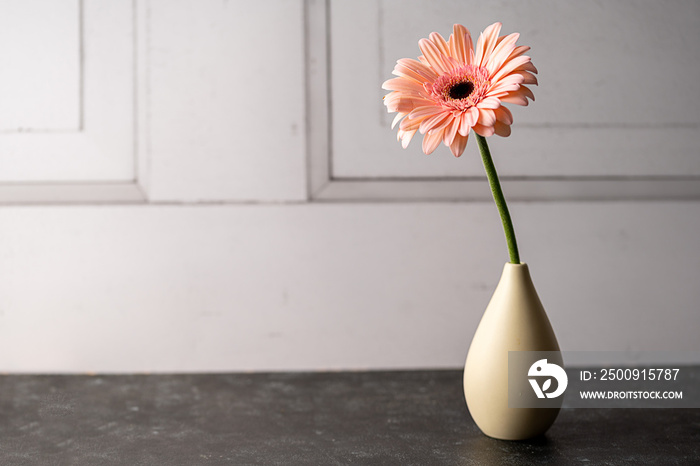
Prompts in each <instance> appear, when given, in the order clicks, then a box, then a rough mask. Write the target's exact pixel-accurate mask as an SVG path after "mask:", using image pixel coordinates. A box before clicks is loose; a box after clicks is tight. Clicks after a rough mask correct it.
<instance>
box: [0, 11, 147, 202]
mask: <svg viewBox="0 0 700 466" xmlns="http://www.w3.org/2000/svg"><path fill="white" fill-rule="evenodd" d="M78 8H79V19H78V28H79V30H78V35H79V53H80V71H79V75H80V95H79V105H80V121H79V128H78V129H77V130H76V131H74V130H71V131H54V130H46V131H41V130H40V131H32V130H29V131H19V132H3V134H0V137H1V138H2V139H3V143H2V148H3V152H4V154H5V158H4V159H2V160H0V162H2V163H1V164H0V167H2V166H5V167H7V168H10V167H12V166H13V163H12V159H14V160H15V161H17V160H20V159H21V158H25V160H26V161H25V162H24V165H26V166H23V167H21V168H17V167H16V166H15V169H14V170H15V172H16V173H15V174H13V175H7V172H5V174H6V176H5V181H3V182H1V183H0V205H7V204H10V205H13V204H75V203H77V204H92V203H117V204H118V203H139V202H146V200H147V196H146V194H145V190H144V189H143V187H142V183H141V178H142V177H143V174H144V171H145V167H146V166H147V163H146V161H145V158H146V157H147V153H146V151H144V150H143V148H142V147H140V146H141V141H140V140H139V138H141V137H142V128H140V122H141V120H142V119H143V115H144V110H143V108H142V107H143V105H145V104H146V102H145V99H143V97H144V96H143V95H142V89H141V88H142V85H141V81H142V79H141V77H140V76H139V73H141V72H142V67H143V68H147V65H148V64H147V63H146V62H145V61H144V59H143V58H144V57H143V55H144V51H143V50H141V49H142V48H143V42H142V40H143V36H144V35H145V31H146V24H145V23H144V14H143V12H144V11H145V9H146V0H122V1H120V2H114V3H108V4H100V3H98V2H94V1H93V0H78ZM110 18H111V19H110ZM107 20H108V21H111V23H112V24H111V25H110V26H107V27H105V25H104V24H103V23H104V22H105V21H107ZM122 23H129V25H128V27H129V30H130V32H124V29H123V24H122ZM91 34H92V36H94V37H95V38H96V41H94V43H93V44H90V43H89V42H90V40H91V37H92V36H91ZM127 36H128V41H129V42H128V43H126V44H125V43H124V40H126V37H127ZM110 44H112V45H110ZM116 44H119V47H118V50H115V49H114V48H115V47H114V46H115V45H116ZM105 47H110V48H111V49H112V52H114V54H115V56H116V58H115V61H105V60H111V56H110V55H109V54H107V55H106V56H107V57H108V58H106V59H105V58H103V59H102V61H100V56H101V55H102V54H101V53H99V52H100V51H103V52H104V51H105V50H103V49H105ZM86 55H87V57H88V59H87V60H88V61H87V62H86V60H85V57H86ZM86 63H87V65H86ZM86 67H87V70H86ZM86 74H87V75H88V79H90V77H89V76H92V78H91V79H92V81H85V75H86ZM115 75H116V76H115ZM107 76H114V77H113V78H110V79H111V81H110V82H109V83H107V82H105V81H104V78H105V77H107ZM113 88H114V89H117V90H118V92H116V93H114V94H112V95H110V91H111V90H114V89H113ZM86 95H87V96H86ZM101 95H105V96H106V97H100V96H101ZM86 98H91V99H92V103H90V102H88V103H87V104H86ZM100 99H101V100H100ZM115 99H116V100H115ZM119 102H122V103H121V104H120V103H119ZM114 103H116V104H118V106H121V108H120V109H118V110H115V111H113V110H112V109H113V106H112V105H111V104H114ZM86 105H87V106H88V107H89V108H86ZM105 113H106V114H107V116H103V114H105ZM91 116H92V119H91ZM48 149H50V150H48ZM52 151H53V152H52ZM25 152H26V157H25ZM42 153H43V154H42ZM36 156H38V157H39V158H38V159H37V161H36V162H35V161H34V158H33V157H36ZM8 157H9V158H8ZM30 162H32V163H30ZM85 163H88V164H94V167H92V168H88V169H83V168H82V167H81V165H84V164H85ZM32 164H33V165H34V166H32ZM37 164H42V165H43V166H39V167H38V168H37V167H36V165H37ZM35 169H36V170H35ZM0 171H4V170H3V169H2V168H0Z"/></svg>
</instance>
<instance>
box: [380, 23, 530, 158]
mask: <svg viewBox="0 0 700 466" xmlns="http://www.w3.org/2000/svg"><path fill="white" fill-rule="evenodd" d="M500 31H501V23H494V24H492V25H491V26H489V27H487V28H486V29H485V30H484V32H483V33H481V35H480V36H479V40H478V41H477V43H476V49H474V48H473V45H472V38H471V35H470V34H469V31H468V30H467V28H465V27H464V26H462V25H460V24H455V25H454V32H453V33H452V35H450V39H449V40H448V41H445V39H444V38H443V37H442V36H441V35H440V34H438V33H437V32H433V33H432V34H430V38H429V39H421V40H420V41H419V42H418V45H419V47H420V50H421V52H422V53H423V55H422V56H420V57H418V60H413V59H410V58H403V59H401V60H399V61H398V62H397V64H396V67H395V68H394V71H393V74H395V75H396V76H398V77H397V78H392V79H389V80H388V81H386V82H385V83H384V84H383V85H382V88H384V89H386V90H389V91H391V92H390V93H389V94H387V95H386V96H385V97H384V105H386V107H387V109H388V111H389V112H398V114H397V115H396V118H395V119H394V123H393V124H392V128H393V127H394V126H395V125H396V124H397V123H398V122H399V121H400V122H401V123H400V125H399V131H398V135H397V137H398V139H399V140H401V144H402V146H403V147H404V149H405V148H406V147H408V144H409V142H411V139H412V138H413V136H414V135H415V134H416V131H420V132H421V134H424V135H425V136H424V137H423V152H425V153H426V154H430V153H432V152H433V151H434V150H435V149H436V148H437V146H439V145H440V142H444V143H445V145H446V146H448V147H449V148H450V150H451V151H452V153H453V154H454V155H455V156H456V157H459V156H460V155H462V153H463V152H464V148H465V147H466V145H467V138H468V136H469V130H470V129H473V130H474V132H475V133H476V134H478V135H480V136H484V137H487V136H491V135H492V134H494V133H495V134H498V135H499V136H508V135H510V125H511V123H513V115H512V114H511V112H510V111H509V110H508V109H507V108H506V107H504V106H502V104H503V103H512V104H518V105H527V104H528V101H527V99H528V98H530V99H532V100H535V96H534V95H533V94H532V91H531V90H530V89H529V88H528V87H527V86H525V84H537V78H536V77H535V76H534V75H533V73H537V69H536V68H535V66H534V65H533V64H532V63H531V61H530V57H528V56H525V55H523V54H524V53H525V52H527V51H528V50H530V47H526V46H516V45H515V42H516V41H517V40H518V37H519V36H520V35H519V34H518V33H513V34H510V35H508V36H500V37H499V36H498V33H499V32H500ZM475 50H476V51H475Z"/></svg>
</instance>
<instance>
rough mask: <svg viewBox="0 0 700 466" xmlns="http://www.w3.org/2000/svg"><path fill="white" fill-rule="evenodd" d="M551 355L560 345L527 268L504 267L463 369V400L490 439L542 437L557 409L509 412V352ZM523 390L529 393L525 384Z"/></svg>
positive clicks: (557, 411) (554, 360) (559, 361)
mask: <svg viewBox="0 0 700 466" xmlns="http://www.w3.org/2000/svg"><path fill="white" fill-rule="evenodd" d="M509 351H556V352H557V353H555V355H558V356H559V357H558V360H556V359H557V358H556V357H555V358H553V360H552V361H550V362H554V363H557V364H560V365H562V361H561V353H560V352H559V344H558V343H557V339H556V337H555V336H554V331H553V330H552V326H551V324H550V323H549V319H548V318H547V315H546V314H545V311H544V308H543V307H542V303H541V302H540V299H539V297H538V296H537V292H536V291H535V287H534V286H533V284H532V280H531V278H530V272H529V270H528V267H527V264H523V263H521V264H511V263H507V264H506V265H505V267H504V269H503V275H502V276H501V280H500V282H499V283H498V286H497V287H496V291H495V292H494V294H493V297H492V298H491V301H490V302H489V304H488V306H487V307H486V311H485V312H484V315H483V317H482V318H481V322H480V323H479V326H478V328H477V329H476V333H475V334H474V339H473V340H472V344H471V346H470V347H469V353H468V354H467V362H466V364H465V366H464V396H465V398H466V400H467V406H468V408H469V412H470V413H471V416H472V418H473V419H474V422H476V425H477V426H479V428H480V429H481V431H482V432H483V433H484V434H486V435H488V436H489V437H494V438H498V439H503V440H524V439H528V438H532V437H536V436H538V435H541V434H543V433H544V432H545V431H546V430H547V429H549V427H550V426H551V425H552V423H554V420H555V419H556V417H557V414H559V409H560V407H561V403H559V407H557V408H509V407H508V352H509ZM522 384H523V387H522V390H532V388H531V387H530V386H529V385H528V381H527V380H526V379H524V380H522Z"/></svg>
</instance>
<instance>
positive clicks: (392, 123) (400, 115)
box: [391, 113, 406, 129]
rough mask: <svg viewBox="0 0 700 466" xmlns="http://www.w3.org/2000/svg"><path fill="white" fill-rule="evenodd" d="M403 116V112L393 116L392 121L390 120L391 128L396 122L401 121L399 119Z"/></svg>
mask: <svg viewBox="0 0 700 466" xmlns="http://www.w3.org/2000/svg"><path fill="white" fill-rule="evenodd" d="M405 116H406V114H405V113H397V114H396V116H395V117H394V121H392V122H391V129H394V127H395V126H396V124H397V123H398V122H399V121H401V119H402V118H403V117H405Z"/></svg>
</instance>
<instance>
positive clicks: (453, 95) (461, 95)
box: [447, 81, 474, 100]
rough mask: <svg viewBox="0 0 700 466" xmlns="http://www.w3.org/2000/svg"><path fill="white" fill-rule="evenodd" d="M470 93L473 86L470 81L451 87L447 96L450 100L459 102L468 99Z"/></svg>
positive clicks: (472, 90)
mask: <svg viewBox="0 0 700 466" xmlns="http://www.w3.org/2000/svg"><path fill="white" fill-rule="evenodd" d="M472 92H474V84H472V82H471V81H463V82H461V83H457V84H455V85H454V86H452V87H451V88H450V90H449V92H448V93H447V95H449V96H450V99H455V100H459V99H465V98H467V97H469V95H470V94H471V93H472Z"/></svg>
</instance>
